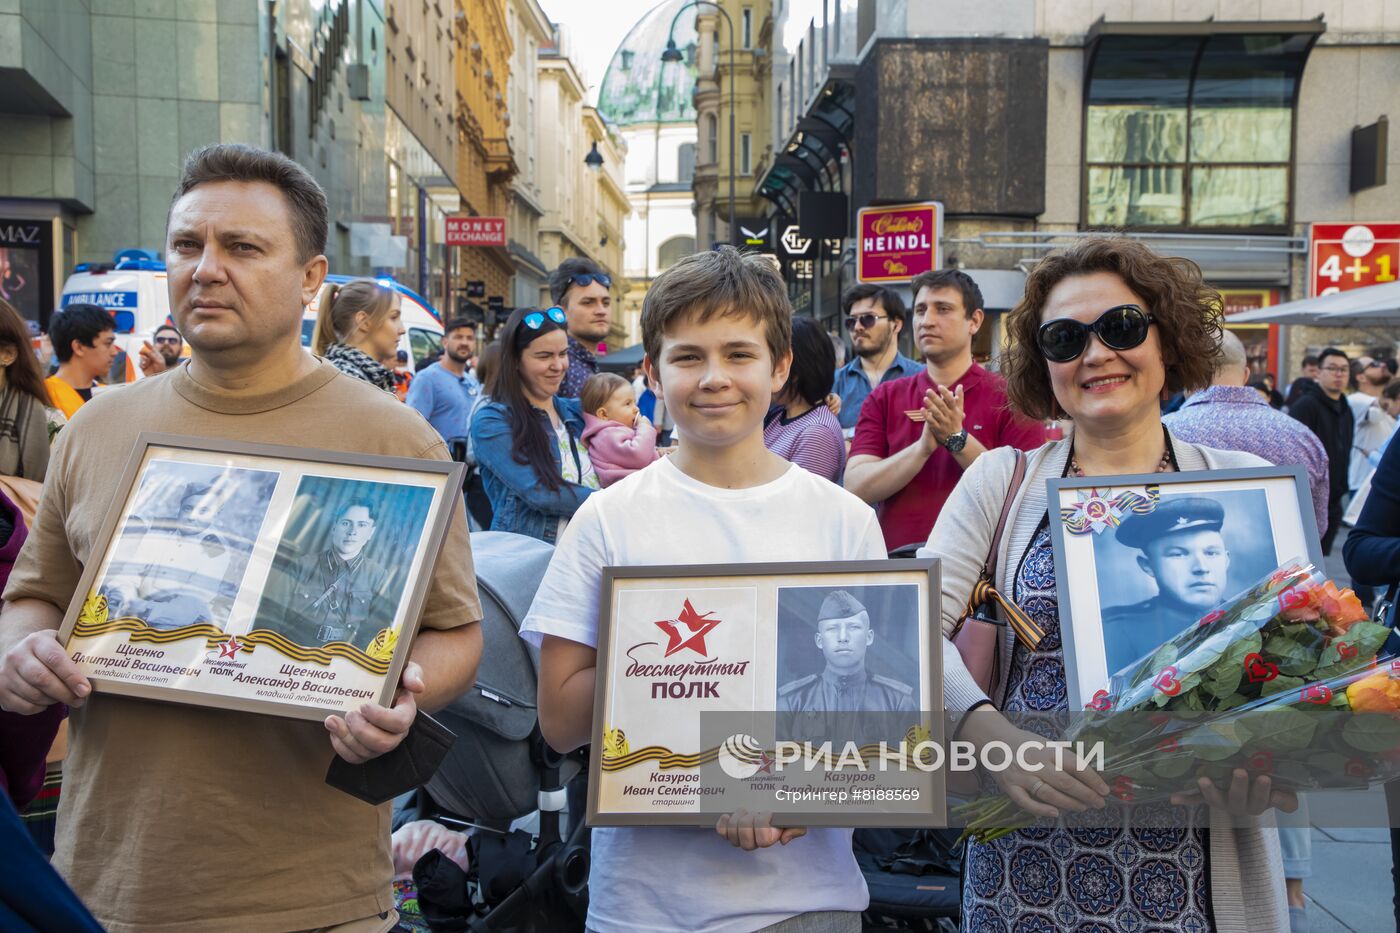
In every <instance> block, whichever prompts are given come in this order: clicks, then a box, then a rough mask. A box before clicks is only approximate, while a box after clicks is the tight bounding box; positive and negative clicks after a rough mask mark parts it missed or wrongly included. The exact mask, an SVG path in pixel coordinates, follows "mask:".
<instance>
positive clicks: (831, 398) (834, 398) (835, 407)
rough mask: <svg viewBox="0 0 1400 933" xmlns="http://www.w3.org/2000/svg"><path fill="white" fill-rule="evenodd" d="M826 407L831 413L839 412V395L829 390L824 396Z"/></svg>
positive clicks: (837, 413) (836, 413)
mask: <svg viewBox="0 0 1400 933" xmlns="http://www.w3.org/2000/svg"><path fill="white" fill-rule="evenodd" d="M826 407H827V410H828V411H830V412H831V413H832V414H833V415H839V414H841V396H839V395H837V394H836V393H835V392H830V393H828V394H827V396H826Z"/></svg>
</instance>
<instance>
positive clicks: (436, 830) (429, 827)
mask: <svg viewBox="0 0 1400 933" xmlns="http://www.w3.org/2000/svg"><path fill="white" fill-rule="evenodd" d="M389 844H390V848H391V850H392V851H393V857H394V880H395V881H398V880H401V879H404V878H412V877H413V866H414V865H417V864H418V860H419V859H421V858H422V857H423V856H425V855H427V854H428V853H429V852H431V851H433V850H434V849H437V850H438V851H439V852H441V853H442V854H443V855H445V856H447V857H448V858H450V859H451V860H452V861H454V862H456V863H457V864H458V865H460V866H461V867H462V870H463V871H466V870H467V867H468V866H469V864H470V862H469V861H468V859H467V835H466V833H459V832H454V831H453V830H450V829H448V828H447V827H446V826H443V825H442V824H441V823H435V822H433V821H432V820H414V821H413V822H412V823H405V824H404V825H403V826H400V827H399V828H398V829H396V830H394V834H393V836H392V837H390V841H389Z"/></svg>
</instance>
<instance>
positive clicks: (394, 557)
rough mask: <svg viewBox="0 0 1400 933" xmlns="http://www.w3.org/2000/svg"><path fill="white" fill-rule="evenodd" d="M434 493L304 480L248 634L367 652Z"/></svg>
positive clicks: (387, 622) (390, 619) (392, 610)
mask: <svg viewBox="0 0 1400 933" xmlns="http://www.w3.org/2000/svg"><path fill="white" fill-rule="evenodd" d="M433 492H434V490H433V489H432V487H429V486H414V485H405V484H399V483H377V482H368V481H364V480H355V479H343V478H338V477H328V476H304V477H302V479H301V482H300V484H299V486H298V488H297V493H296V498H295V500H294V502H293V505H292V509H291V514H290V517H289V518H288V520H287V525H286V528H285V529H284V531H283V533H282V538H281V540H280V541H279V542H278V546H277V555H276V557H275V558H274V559H273V563H272V570H271V573H270V575H269V576H268V581H267V585H266V587H265V588H264V590H263V595H262V599H261V601H260V602H259V604H258V610H257V616H256V619H255V621H254V625H253V628H254V629H255V630H256V629H268V630H271V631H275V632H279V633H281V634H282V635H284V636H286V638H287V639H288V640H290V641H292V642H294V643H296V644H298V645H302V646H305V647H309V648H315V647H320V646H322V645H327V644H331V643H332V642H344V643H346V644H349V645H352V646H354V647H356V648H359V649H360V650H362V651H363V650H365V649H367V648H368V647H369V645H370V643H371V642H372V641H373V640H374V638H375V636H376V635H378V634H379V633H380V632H381V631H382V630H385V629H388V628H391V627H392V626H393V624H394V618H395V615H396V613H397V612H398V608H399V604H400V602H401V601H402V600H403V598H404V596H405V592H404V590H405V584H406V582H407V577H408V572H409V569H410V567H411V566H412V563H413V558H414V554H415V552H416V550H417V549H418V546H419V542H420V540H421V539H422V536H423V533H424V525H425V523H426V522H427V518H428V512H429V509H430V507H431V505H432V500H433Z"/></svg>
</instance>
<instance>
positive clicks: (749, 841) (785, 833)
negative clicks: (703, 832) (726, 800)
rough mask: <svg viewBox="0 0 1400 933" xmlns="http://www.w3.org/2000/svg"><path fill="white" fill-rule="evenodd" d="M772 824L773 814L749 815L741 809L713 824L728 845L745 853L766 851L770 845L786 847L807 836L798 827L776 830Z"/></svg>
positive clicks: (804, 831)
mask: <svg viewBox="0 0 1400 933" xmlns="http://www.w3.org/2000/svg"><path fill="white" fill-rule="evenodd" d="M772 824H773V814H771V813H750V812H749V811H748V810H745V809H743V808H742V807H741V808H739V809H738V810H735V811H734V812H733V813H726V814H725V815H724V816H722V817H720V818H719V822H718V823H716V824H715V832H717V833H719V834H720V835H721V836H723V837H724V838H725V839H726V840H728V842H729V844H730V845H732V846H735V847H737V848H740V849H743V850H744V851H745V852H752V851H753V850H754V849H766V848H768V847H769V846H772V845H787V844H788V843H789V842H792V840H794V839H798V838H801V837H802V836H805V835H807V830H805V829H803V828H802V827H800V826H789V827H788V828H787V829H778V828H777V827H776V826H774V825H772Z"/></svg>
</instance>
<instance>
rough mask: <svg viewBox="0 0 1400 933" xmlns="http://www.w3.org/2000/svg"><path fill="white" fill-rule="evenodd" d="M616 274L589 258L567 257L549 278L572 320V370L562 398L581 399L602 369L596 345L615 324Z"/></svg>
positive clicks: (551, 292) (557, 302)
mask: <svg viewBox="0 0 1400 933" xmlns="http://www.w3.org/2000/svg"><path fill="white" fill-rule="evenodd" d="M611 288H612V277H611V276H609V275H608V274H607V273H606V272H604V271H603V269H602V267H601V266H599V265H598V264H597V263H595V262H593V261H592V260H589V259H565V260H564V261H563V262H561V263H560V264H559V268H557V269H555V270H554V272H553V274H551V275H550V277H549V297H550V300H552V301H553V302H554V304H555V305H556V306H557V307H559V308H560V309H562V310H563V312H564V314H565V316H566V317H568V319H569V324H568V330H569V369H568V371H567V372H565V373H564V381H563V383H562V384H560V386H559V395H560V397H561V398H578V394H579V393H580V392H582V391H583V384H584V383H585V382H587V381H588V377H589V376H591V375H593V374H594V373H596V372H597V371H598V358H597V357H595V356H594V355H593V348H594V347H597V346H598V344H600V343H602V342H603V341H604V340H606V339H607V338H608V330H609V329H610V328H611V327H612V294H611V292H610V291H609V289H611Z"/></svg>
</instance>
